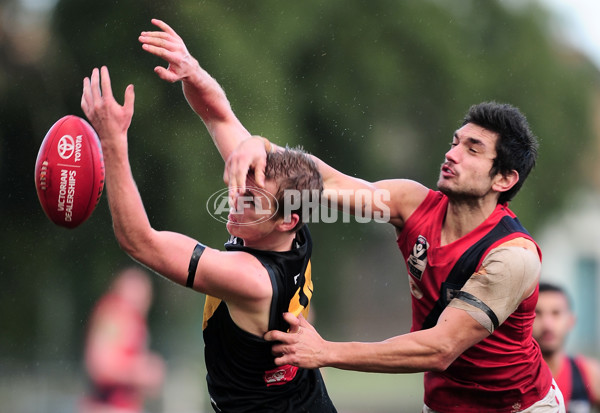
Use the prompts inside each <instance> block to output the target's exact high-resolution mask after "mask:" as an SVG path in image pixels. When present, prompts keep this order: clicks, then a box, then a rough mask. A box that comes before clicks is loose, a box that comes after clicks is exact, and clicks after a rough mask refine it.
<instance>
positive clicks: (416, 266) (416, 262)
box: [407, 235, 429, 281]
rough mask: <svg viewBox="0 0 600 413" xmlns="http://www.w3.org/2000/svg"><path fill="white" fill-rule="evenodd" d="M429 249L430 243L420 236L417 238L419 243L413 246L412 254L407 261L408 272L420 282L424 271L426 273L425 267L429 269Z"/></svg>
mask: <svg viewBox="0 0 600 413" xmlns="http://www.w3.org/2000/svg"><path fill="white" fill-rule="evenodd" d="M428 248H429V243H428V242H427V239H425V237H424V236H423V235H419V236H418V237H417V242H415V245H413V249H412V253H411V254H410V257H408V260H407V263H408V272H409V273H410V275H412V276H413V277H415V278H416V279H417V280H419V281H421V277H423V271H425V267H427V249H428Z"/></svg>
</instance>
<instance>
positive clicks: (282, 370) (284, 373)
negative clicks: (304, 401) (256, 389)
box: [263, 364, 298, 387]
mask: <svg viewBox="0 0 600 413" xmlns="http://www.w3.org/2000/svg"><path fill="white" fill-rule="evenodd" d="M297 372H298V367H296V366H292V365H291V364H286V365H285V366H280V367H277V368H275V369H273V370H268V371H265V375H264V376H263V377H264V379H265V383H266V384H267V387H270V386H281V385H282V384H285V383H287V382H290V381H292V380H294V377H296V373H297Z"/></svg>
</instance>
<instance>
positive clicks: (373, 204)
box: [313, 157, 429, 227]
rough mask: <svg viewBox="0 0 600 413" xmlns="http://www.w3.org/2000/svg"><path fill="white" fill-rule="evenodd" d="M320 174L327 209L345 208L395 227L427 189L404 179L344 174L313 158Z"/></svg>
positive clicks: (413, 208)
mask: <svg viewBox="0 0 600 413" xmlns="http://www.w3.org/2000/svg"><path fill="white" fill-rule="evenodd" d="M313 159H314V160H315V162H316V163H317V165H318V167H319V172H320V173H321V175H322V177H323V184H324V191H323V196H324V197H325V198H326V199H327V200H328V201H329V203H330V207H331V208H336V209H339V210H344V211H348V212H349V213H350V214H352V215H355V216H360V217H361V218H372V219H374V220H375V221H377V222H389V223H391V224H393V225H394V226H396V227H401V226H403V225H404V221H406V219H407V218H408V217H409V216H410V214H412V212H413V211H414V210H415V209H416V208H417V206H418V205H419V204H420V203H421V202H422V201H423V200H424V199H425V197H426V196H427V193H428V191H429V189H428V188H426V187H425V186H423V185H421V184H419V183H418V182H415V181H411V180H408V179H389V180H383V181H377V182H369V181H366V180H364V179H360V178H357V177H354V176H350V175H346V174H344V173H342V172H340V171H338V170H336V169H335V168H333V167H331V166H329V165H327V164H326V163H325V162H323V161H321V160H320V159H318V158H316V157H313Z"/></svg>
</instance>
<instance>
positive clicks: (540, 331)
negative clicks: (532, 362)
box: [533, 283, 600, 413]
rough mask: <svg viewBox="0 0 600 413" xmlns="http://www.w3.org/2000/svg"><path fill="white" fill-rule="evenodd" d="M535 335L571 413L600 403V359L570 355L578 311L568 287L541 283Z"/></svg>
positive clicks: (536, 310) (588, 408)
mask: <svg viewBox="0 0 600 413" xmlns="http://www.w3.org/2000/svg"><path fill="white" fill-rule="evenodd" d="M535 314H536V317H535V322H534V324H533V337H534V338H535V339H536V340H537V342H538V343H539V345H540V348H541V350H542V355H543V356H544V360H546V363H548V366H549V367H550V370H551V371H552V375H553V376H554V378H555V380H556V383H557V384H558V387H560V389H561V391H562V393H563V396H564V398H565V405H566V408H567V413H588V412H591V411H592V406H593V407H595V408H596V409H598V408H599V407H600V363H598V361H596V360H592V359H589V358H586V357H583V356H575V357H572V356H569V355H568V354H567V353H566V351H565V344H566V341H567V337H568V335H569V333H570V332H571V330H572V329H573V327H574V325H575V314H573V309H572V305H571V300H570V299H569V297H568V295H567V293H566V291H565V290H564V289H563V288H561V287H559V286H558V285H554V284H550V283H540V295H539V298H538V302H537V305H536V308H535Z"/></svg>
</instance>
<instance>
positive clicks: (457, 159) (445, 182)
mask: <svg viewBox="0 0 600 413" xmlns="http://www.w3.org/2000/svg"><path fill="white" fill-rule="evenodd" d="M497 140H498V134H497V133H495V132H492V131H489V130H487V129H485V128H482V127H481V126H477V125H475V124H473V123H467V124H466V125H464V126H463V127H462V128H460V129H459V130H457V131H456V132H455V133H454V136H453V137H452V146H451V147H450V150H449V151H448V152H446V159H445V162H444V163H443V164H442V167H441V170H440V177H439V179H438V183H437V186H438V188H439V189H440V191H442V192H443V193H444V194H446V195H447V196H448V197H449V198H451V199H463V198H464V199H472V198H473V199H478V198H482V197H484V196H486V195H487V194H489V193H490V192H491V188H492V185H493V182H494V181H493V179H494V177H490V170H491V169H492V165H493V162H494V159H495V158H496V141H497Z"/></svg>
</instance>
